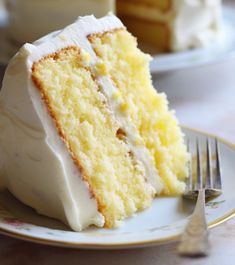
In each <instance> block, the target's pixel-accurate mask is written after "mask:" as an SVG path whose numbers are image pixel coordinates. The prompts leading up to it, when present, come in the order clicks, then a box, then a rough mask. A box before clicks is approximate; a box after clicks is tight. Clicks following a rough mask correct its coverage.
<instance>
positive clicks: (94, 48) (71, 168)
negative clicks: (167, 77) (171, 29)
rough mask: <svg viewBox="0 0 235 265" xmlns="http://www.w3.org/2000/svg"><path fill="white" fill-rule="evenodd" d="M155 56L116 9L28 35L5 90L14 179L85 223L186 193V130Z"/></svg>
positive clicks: (9, 175) (1, 106)
mask: <svg viewBox="0 0 235 265" xmlns="http://www.w3.org/2000/svg"><path fill="white" fill-rule="evenodd" d="M149 60H150V57H149V56H148V55H146V54H144V53H142V52H141V51H140V50H139V49H138V48H137V43H136V39H135V38H134V37H133V36H132V35H131V34H130V33H128V32H127V31H126V29H125V27H124V26H123V24H122V23H121V22H120V20H119V19H118V18H117V17H115V16H113V15H109V16H106V17H103V18H101V19H96V18H95V17H93V16H86V17H81V18H79V19H78V21H77V22H75V23H74V24H72V25H70V26H68V27H66V28H65V29H64V30H62V31H60V32H56V33H52V34H50V35H48V36H46V37H44V38H42V39H40V40H38V41H37V42H35V43H34V44H25V45H24V46H23V47H22V48H21V49H20V51H19V52H18V53H17V54H16V56H15V57H14V58H13V59H12V60H11V62H10V64H9V66H8V68H7V70H6V74H5V77H4V81H3V88H2V92H1V97H0V113H1V117H0V119H1V134H0V146H1V151H2V154H3V163H4V174H3V176H4V181H5V186H6V187H7V188H8V189H9V190H10V191H11V192H12V193H13V194H14V195H15V196H16V197H17V198H18V199H19V200H21V201H22V202H24V203H25V204H27V205H30V206H31V207H33V208H35V209H36V210H37V211H38V212H39V213H41V214H45V215H47V216H51V217H54V218H57V219H60V220H62V221H63V222H65V223H67V224H69V225H70V227H71V228H72V229H73V230H76V231H80V230H82V229H84V228H85V227H87V226H89V225H92V224H94V225H97V226H100V227H102V226H105V227H108V228H111V227H115V226H117V225H118V223H119V221H121V220H123V219H125V218H127V217H129V216H132V215H133V214H134V213H135V212H137V211H140V210H143V209H145V208H146V207H149V206H150V205H151V202H152V200H153V198H154V196H155V195H159V194H164V195H176V194H180V193H182V192H183V191H184V186H185V184H184V182H183V180H184V178H185V175H186V171H187V170H186V162H187V158H188V156H187V152H186V148H185V145H184V143H183V135H182V132H181V130H180V127H179V126H178V123H177V120H176V118H175V116H174V113H173V112H172V111H169V110H168V103H167V100H166V96H165V95H164V94H159V93H157V92H156V91H155V89H154V88H153V86H152V82H151V77H150V72H149Z"/></svg>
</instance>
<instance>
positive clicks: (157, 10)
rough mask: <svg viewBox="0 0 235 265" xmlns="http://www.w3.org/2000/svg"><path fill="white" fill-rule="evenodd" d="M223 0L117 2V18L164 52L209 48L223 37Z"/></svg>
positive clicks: (145, 40) (124, 0) (126, 0)
mask: <svg viewBox="0 0 235 265" xmlns="http://www.w3.org/2000/svg"><path fill="white" fill-rule="evenodd" d="M221 10H222V1H221V0H164V1H163V0H117V15H118V16H119V17H120V18H121V20H122V21H123V23H124V24H125V25H126V26H127V29H128V30H130V32H132V33H133V34H134V35H135V36H137V37H138V39H139V40H141V41H142V42H144V43H147V44H150V45H152V46H154V47H155V49H156V48H157V49H158V51H161V52H169V51H180V50H186V49H190V48H198V47H206V46H208V45H211V44H213V43H214V42H215V41H218V39H220V37H221V32H222V30H221V21H222V16H221Z"/></svg>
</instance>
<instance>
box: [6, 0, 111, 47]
mask: <svg viewBox="0 0 235 265" xmlns="http://www.w3.org/2000/svg"><path fill="white" fill-rule="evenodd" d="M7 7H8V11H9V21H10V25H9V35H10V37H11V38H12V39H13V40H16V41H18V42H20V43H22V44H23V43H25V42H32V41H35V40H36V39H38V38H40V37H42V36H44V35H45V34H48V33H49V32H51V31H54V30H59V29H62V28H64V27H65V26H66V25H69V24H71V23H72V22H73V21H75V20H76V18H77V17H78V15H79V16H84V15H92V14H93V15H95V16H96V17H102V16H104V15H106V14H107V13H108V12H110V11H112V12H114V11H115V1H114V0H85V1H84V0H76V1H75V0H20V1H14V0H9V1H7Z"/></svg>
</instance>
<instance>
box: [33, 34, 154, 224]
mask: <svg viewBox="0 0 235 265" xmlns="http://www.w3.org/2000/svg"><path fill="white" fill-rule="evenodd" d="M119 34H120V33H118V35H117V36H119ZM113 37H114V38H116V37H115V36H113ZM115 55H116V52H115ZM105 60H106V59H105ZM88 61H89V58H87V54H86V53H84V52H82V51H81V50H80V49H79V48H78V47H68V48H67V49H62V50H61V51H59V52H57V53H56V54H52V55H49V56H47V57H45V58H43V59H41V60H40V61H38V62H36V63H34V65H33V81H34V83H35V84H36V86H37V87H38V88H39V90H40V92H41V94H42V98H43V99H44V102H46V104H47V107H48V111H49V112H50V115H51V116H52V117H53V119H54V121H55V124H56V127H57V130H58V132H59V134H60V135H61V137H62V139H63V141H64V142H65V143H66V145H67V147H68V149H69V151H70V153H71V157H72V158H73V160H74V162H75V163H76V165H77V167H78V169H79V170H80V171H81V172H82V176H83V178H84V180H85V181H87V183H88V184H89V187H90V191H91V196H94V197H95V199H96V200H97V202H98V210H99V211H100V212H101V213H102V214H103V215H104V217H105V226H106V227H114V226H116V225H117V224H118V221H119V220H122V219H124V218H126V217H128V216H131V215H133V213H135V212H136V211H138V210H142V209H144V208H146V207H148V206H150V203H151V201H152V198H153V196H154V190H153V188H152V186H151V185H150V184H148V183H147V182H146V179H145V170H144V168H143V167H142V166H141V164H138V163H136V161H135V159H134V157H133V154H132V153H131V151H130V150H129V148H128V146H127V145H126V144H125V141H124V140H123V138H122V137H121V134H122V131H121V130H120V128H119V126H118V123H117V122H116V120H115V118H114V116H113V115H112V113H111V111H110V110H109V108H108V106H107V104H106V99H105V97H104V95H103V94H102V93H101V92H100V91H99V87H98V85H97V83H96V80H95V78H94V76H93V75H92V74H91V71H90V69H89V67H88V66H87V62H88ZM105 65H106V63H105ZM96 67H98V68H99V70H100V71H101V72H102V73H104V74H105V73H106V72H105V71H106V68H104V67H103V66H102V64H99V65H97V66H96ZM108 69H109V71H110V70H111V68H110V66H108ZM113 70H114V69H113ZM120 85H121V83H120ZM123 93H125V91H124V90H121V89H120V95H123ZM129 101H130V99H129V97H128V99H127V104H128V102H129ZM123 111H125V108H124V110H123ZM133 115H136V114H135V113H134V112H133ZM136 118H137V117H136ZM134 120H135V118H134V116H133V122H135V121H134ZM143 130H144V129H143ZM144 133H145V130H144V131H143V134H144Z"/></svg>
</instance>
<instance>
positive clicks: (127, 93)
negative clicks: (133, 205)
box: [89, 30, 188, 195]
mask: <svg viewBox="0 0 235 265" xmlns="http://www.w3.org/2000/svg"><path fill="white" fill-rule="evenodd" d="M89 40H90V41H91V43H92V46H93V48H94V49H95V51H96V54H97V56H99V57H100V59H102V60H103V63H104V64H106V65H107V71H108V73H109V75H110V76H111V78H112V80H113V81H114V83H115V84H116V87H117V88H118V89H119V92H120V98H121V100H122V102H123V103H122V104H120V109H121V110H122V111H123V112H124V113H125V115H126V118H127V119H129V120H130V122H131V123H132V124H134V125H135V127H136V129H137V130H138V131H139V133H140V135H141V136H142V138H143V140H144V143H145V146H146V147H147V148H148V149H149V151H150V153H151V154H152V156H153V158H154V160H155V163H156V167H157V169H158V172H159V175H160V177H161V179H162V180H163V182H164V184H165V188H164V191H163V193H164V194H171V195H174V194H179V193H182V192H183V190H184V187H185V184H184V182H183V181H182V180H183V179H184V178H185V176H186V173H187V166H186V163H187V160H188V154H187V151H186V147H185V145H184V143H183V135H182V133H181V130H180V127H179V125H178V123H177V120H176V118H175V116H174V113H173V112H171V111H169V109H168V102H167V100H166V96H165V94H159V93H157V92H156V90H155V89H154V87H153V85H152V81H151V76H150V72H149V59H150V58H149V56H148V55H146V54H144V53H142V52H141V51H140V50H139V49H138V48H137V42H136V39H135V38H134V37H133V36H132V35H131V34H130V33H128V32H127V31H126V30H119V31H115V32H112V33H110V32H107V33H105V34H103V35H92V36H90V37H89Z"/></svg>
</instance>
